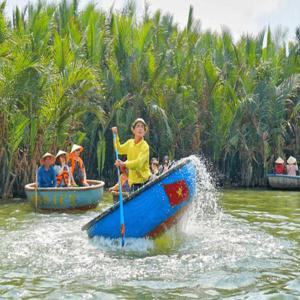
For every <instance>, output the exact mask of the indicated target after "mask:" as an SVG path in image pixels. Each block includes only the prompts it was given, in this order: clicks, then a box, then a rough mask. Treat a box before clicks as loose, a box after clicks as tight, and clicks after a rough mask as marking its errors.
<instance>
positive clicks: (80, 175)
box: [68, 144, 89, 186]
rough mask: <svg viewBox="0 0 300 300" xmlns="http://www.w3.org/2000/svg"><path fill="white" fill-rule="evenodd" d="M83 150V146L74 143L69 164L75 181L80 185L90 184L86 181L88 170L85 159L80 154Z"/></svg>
mask: <svg viewBox="0 0 300 300" xmlns="http://www.w3.org/2000/svg"><path fill="white" fill-rule="evenodd" d="M82 151H83V147H82V146H80V145H76V144H74V145H73V146H72V150H71V153H70V155H69V161H68V166H69V167H70V168H71V174H72V176H73V178H74V181H75V183H76V184H77V185H79V186H88V185H89V184H88V183H87V181H86V172H85V166H84V163H83V160H82V159H81V158H80V154H81V152H82Z"/></svg>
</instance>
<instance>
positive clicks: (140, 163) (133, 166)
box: [112, 118, 151, 192]
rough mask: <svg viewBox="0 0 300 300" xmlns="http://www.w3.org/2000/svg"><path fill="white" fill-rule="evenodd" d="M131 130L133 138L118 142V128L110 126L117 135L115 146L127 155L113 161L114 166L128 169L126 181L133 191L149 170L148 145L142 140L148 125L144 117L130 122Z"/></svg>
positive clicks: (138, 186)
mask: <svg viewBox="0 0 300 300" xmlns="http://www.w3.org/2000/svg"><path fill="white" fill-rule="evenodd" d="M131 131H132V133H133V135H134V138H133V139H129V140H128V141H126V142H125V143H124V144H120V140H119V136H118V128H117V127H113V128H112V132H113V133H115V134H116V135H117V139H116V144H117V145H116V146H117V149H118V152H119V154H126V155H127V160H126V161H125V162H123V161H121V160H119V159H118V160H116V162H115V166H116V167H118V168H119V167H123V166H124V167H126V168H127V169H128V170H129V175H128V182H129V186H130V191H131V192H133V191H135V190H137V189H139V188H140V187H141V186H142V185H144V184H145V183H146V182H147V181H148V180H149V178H150V176H151V172H150V168H149V145H148V143H147V142H146V141H145V140H144V136H145V134H146V132H147V131H148V126H147V124H146V122H145V121H144V119H142V118H137V119H136V120H135V121H134V122H133V123H132V126H131Z"/></svg>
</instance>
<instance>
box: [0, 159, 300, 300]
mask: <svg viewBox="0 0 300 300" xmlns="http://www.w3.org/2000/svg"><path fill="white" fill-rule="evenodd" d="M193 160H194V162H195V163H196V165H197V169H198V171H199V180H198V194H197V201H195V202H194V206H193V208H192V209H191V210H190V212H189V214H188V215H186V216H185V218H184V220H182V222H181V223H180V224H179V225H178V226H177V227H175V228H173V229H172V230H170V231H169V232H168V233H167V234H165V235H163V236H162V237H159V238H158V239H156V240H146V239H126V247H125V248H124V249H120V246H119V245H120V244H119V241H111V240H107V239H102V238H94V239H92V240H90V239H88V237H87V235H86V232H83V231H81V226H82V225H83V224H85V223H87V222H88V221H89V220H90V219H92V218H93V217H94V216H96V215H97V214H98V212H97V211H89V212H86V213H81V214H57V213H52V214H35V213H34V212H33V211H32V209H31V208H30V207H29V205H28V204H26V203H23V204H17V205H16V204H9V205H3V206H2V207H0V210H1V212H0V216H1V219H2V220H1V221H0V224H1V228H0V238H1V244H0V263H1V265H0V298H1V297H4V298H30V297H35V298H49V299H63V298H69V299H71V298H72V299H74V298H80V299H81V298H87V299H90V298H99V299H116V298H118V299H119V298H126V299H132V298H147V299H151V298H159V299H171V298H172V299H174V298H175V299H186V298H190V299H193V298H195V299H196V298H200V299H220V298H225V297H226V298H229V299H299V295H300V272H299V269H300V265H299V264H300V259H299V256H300V255H299V229H300V221H299V219H300V209H299V206H300V199H299V198H297V199H295V201H296V203H298V205H296V207H295V208H294V212H295V214H296V216H298V217H299V218H297V217H296V218H290V217H288V216H285V215H284V214H282V213H281V209H283V208H285V209H286V206H285V207H280V208H281V209H279V208H278V212H274V211H269V210H266V207H265V206H264V205H263V204H261V201H267V200H265V199H267V198H268V197H271V196H270V194H265V195H264V194H263V195H262V196H261V197H262V199H261V201H258V199H256V198H255V197H257V195H258V194H259V195H261V193H260V192H254V193H253V195H256V196H254V199H249V198H251V197H250V196H249V195H248V194H247V192H246V191H239V192H225V196H223V195H222V194H221V193H220V192H219V191H218V190H217V189H216V188H215V187H214V184H213V180H212V179H211V177H210V175H209V174H208V173H207V172H206V168H205V165H204V163H203V162H202V161H201V160H199V159H197V158H195V157H193ZM227 195H228V196H227ZM271 195H272V194H271ZM274 195H276V194H274ZM247 197H248V198H247ZM218 199H221V200H222V201H220V203H221V204H218ZM247 199H248V200H247ZM272 201H274V200H272ZM297 201H298V202H297ZM270 203H272V202H270ZM293 203H294V202H293ZM221 205H222V208H221ZM102 208H103V206H102ZM102 208H101V207H100V209H102ZM282 232H283V233H282ZM294 232H296V235H295V236H294V235H293V234H294ZM297 232H298V235H297ZM280 295H281V296H280ZM287 295H289V297H288V298H286V297H287ZM277 296H278V297H279V296H280V297H281V298H272V297H277Z"/></svg>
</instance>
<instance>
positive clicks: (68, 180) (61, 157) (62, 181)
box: [54, 150, 76, 187]
mask: <svg viewBox="0 0 300 300" xmlns="http://www.w3.org/2000/svg"><path fill="white" fill-rule="evenodd" d="M67 162H68V159H67V152H65V151H62V150H59V151H58V152H57V154H56V156H55V166H54V170H55V172H56V180H57V186H58V187H69V186H71V184H72V185H76V183H75V182H74V179H73V176H72V174H71V170H70V167H69V166H68V164H67Z"/></svg>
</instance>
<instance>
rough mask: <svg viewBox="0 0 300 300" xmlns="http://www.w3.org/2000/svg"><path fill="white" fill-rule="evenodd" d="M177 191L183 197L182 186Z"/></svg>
mask: <svg viewBox="0 0 300 300" xmlns="http://www.w3.org/2000/svg"><path fill="white" fill-rule="evenodd" d="M176 193H177V195H178V196H179V197H182V188H181V187H180V188H179V189H178V190H177V192H176Z"/></svg>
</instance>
